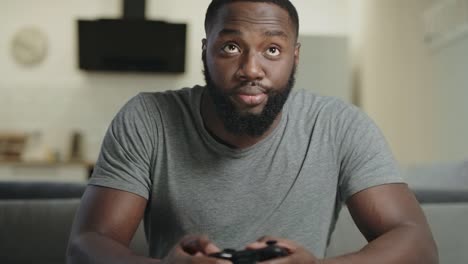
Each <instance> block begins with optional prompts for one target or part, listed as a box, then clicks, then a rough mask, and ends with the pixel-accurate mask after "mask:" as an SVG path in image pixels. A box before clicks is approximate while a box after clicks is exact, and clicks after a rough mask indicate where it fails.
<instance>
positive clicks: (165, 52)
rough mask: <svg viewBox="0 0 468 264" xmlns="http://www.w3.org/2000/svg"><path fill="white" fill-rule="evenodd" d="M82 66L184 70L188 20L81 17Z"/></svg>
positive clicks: (80, 55)
mask: <svg viewBox="0 0 468 264" xmlns="http://www.w3.org/2000/svg"><path fill="white" fill-rule="evenodd" d="M78 39H79V41H78V53H79V55H78V57H79V67H80V69H83V70H87V71H131V72H166V73H182V72H184V70H185V43H186V24H170V23H166V22H162V21H153V20H143V19H135V20H133V19H100V20H79V21H78Z"/></svg>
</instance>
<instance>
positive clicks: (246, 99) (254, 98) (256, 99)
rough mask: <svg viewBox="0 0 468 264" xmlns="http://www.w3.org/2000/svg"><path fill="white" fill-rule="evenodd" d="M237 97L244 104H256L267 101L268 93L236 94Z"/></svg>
mask: <svg viewBox="0 0 468 264" xmlns="http://www.w3.org/2000/svg"><path fill="white" fill-rule="evenodd" d="M235 97H236V99H238V101H240V102H241V103H242V104H244V105H247V106H256V105H259V104H261V103H263V102H264V101H265V99H266V98H267V95H266V94H264V93H260V94H237V95H235Z"/></svg>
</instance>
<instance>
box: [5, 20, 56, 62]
mask: <svg viewBox="0 0 468 264" xmlns="http://www.w3.org/2000/svg"><path fill="white" fill-rule="evenodd" d="M47 46H48V43H47V36H46V35H45V34H44V33H43V32H42V31H41V30H40V29H39V28H36V27H25V28H22V29H20V30H18V31H17V32H16V33H15V35H14V36H13V40H12V43H11V51H12V55H13V58H14V59H15V61H16V62H18V63H19V64H21V65H27V66H29V65H37V64H39V63H41V62H42V61H43V60H44V59H45V57H46V55H47Z"/></svg>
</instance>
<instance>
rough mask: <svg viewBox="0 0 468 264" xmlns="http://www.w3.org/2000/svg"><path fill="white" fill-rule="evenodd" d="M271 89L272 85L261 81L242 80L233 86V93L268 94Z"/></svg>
mask: <svg viewBox="0 0 468 264" xmlns="http://www.w3.org/2000/svg"><path fill="white" fill-rule="evenodd" d="M269 91H271V87H269V86H267V85H264V84H263V83H262V82H261V81H258V80H254V81H242V82H240V83H239V84H237V85H236V86H234V87H233V89H232V93H233V94H234V93H245V94H259V93H266V94H268V93H269Z"/></svg>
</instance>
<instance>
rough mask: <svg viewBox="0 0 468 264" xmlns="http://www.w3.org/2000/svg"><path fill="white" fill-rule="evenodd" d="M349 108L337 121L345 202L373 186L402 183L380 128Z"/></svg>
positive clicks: (341, 190) (342, 196) (353, 108)
mask: <svg viewBox="0 0 468 264" xmlns="http://www.w3.org/2000/svg"><path fill="white" fill-rule="evenodd" d="M348 107H349V108H348V109H347V110H349V111H342V112H341V115H340V116H339V117H338V119H337V120H338V122H337V123H338V126H339V127H338V129H337V131H339V132H338V133H339V135H338V138H339V141H340V142H339V146H340V147H339V159H340V179H339V192H340V196H341V200H342V201H346V200H347V199H348V198H349V197H351V196H352V195H353V194H355V193H357V192H359V191H362V190H364V189H367V188H370V187H373V186H377V185H382V184H387V183H402V182H403V179H402V177H401V174H400V171H399V168H398V165H397V162H396V161H395V159H394V157H393V154H392V152H391V150H390V148H389V146H388V144H387V142H386V140H385V138H384V136H383V135H382V132H381V131H380V129H379V128H378V127H377V125H376V124H375V123H374V122H373V121H372V120H371V119H370V118H369V117H368V116H367V115H366V114H365V113H364V112H362V111H361V110H360V109H358V108H357V107H355V106H348Z"/></svg>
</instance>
